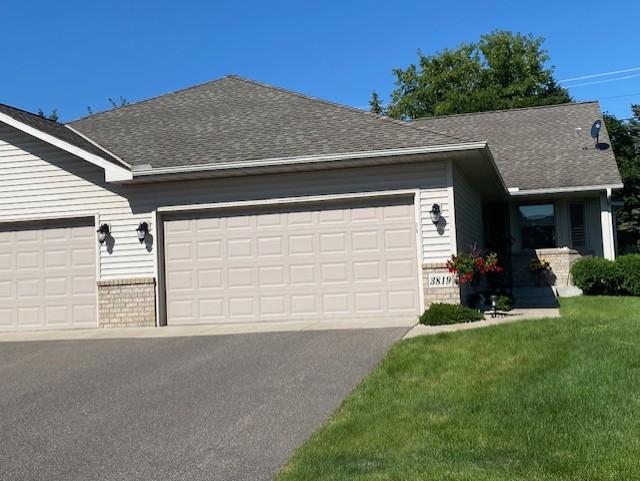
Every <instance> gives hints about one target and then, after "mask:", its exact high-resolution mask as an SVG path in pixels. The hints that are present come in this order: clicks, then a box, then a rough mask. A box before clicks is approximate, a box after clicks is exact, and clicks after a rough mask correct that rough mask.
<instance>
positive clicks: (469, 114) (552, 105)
mask: <svg viewBox="0 0 640 481" xmlns="http://www.w3.org/2000/svg"><path fill="white" fill-rule="evenodd" d="M599 103H600V101H599V100H581V101H580V102H564V103H561V104H549V105H532V106H531V107H515V108H512V109H498V110H484V111H482V112H466V113H463V114H448V115H433V116H431V117H419V118H417V119H413V120H412V121H411V122H422V121H426V120H433V119H443V118H452V117H471V116H474V115H487V114H498V113H503V112H515V111H521V110H539V109H552V108H557V107H567V106H569V105H583V104H599Z"/></svg>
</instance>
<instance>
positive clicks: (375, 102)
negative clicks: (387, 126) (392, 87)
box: [369, 90, 384, 115]
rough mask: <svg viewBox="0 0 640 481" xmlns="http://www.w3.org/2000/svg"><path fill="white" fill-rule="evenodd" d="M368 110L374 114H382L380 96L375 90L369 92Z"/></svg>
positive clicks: (382, 108)
mask: <svg viewBox="0 0 640 481" xmlns="http://www.w3.org/2000/svg"><path fill="white" fill-rule="evenodd" d="M369 111H370V112H372V113H374V114H378V115H384V107H383V106H382V102H381V100H380V97H379V96H378V93H377V92H376V91H375V90H374V91H373V93H372V94H371V100H369Z"/></svg>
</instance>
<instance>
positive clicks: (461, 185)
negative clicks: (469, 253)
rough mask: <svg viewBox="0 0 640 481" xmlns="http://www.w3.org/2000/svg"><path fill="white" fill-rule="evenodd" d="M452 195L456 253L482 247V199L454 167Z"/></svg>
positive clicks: (469, 182)
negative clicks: (474, 245) (474, 246)
mask: <svg viewBox="0 0 640 481" xmlns="http://www.w3.org/2000/svg"><path fill="white" fill-rule="evenodd" d="M453 195H454V205H455V210H456V212H455V214H456V224H457V225H456V237H457V238H456V241H457V244H458V251H466V250H469V247H470V246H471V245H472V244H474V243H475V244H476V245H477V246H478V247H480V248H482V247H483V246H484V229H483V226H482V198H481V197H480V195H479V194H478V192H477V191H476V189H474V188H473V185H472V183H471V181H470V180H469V179H468V178H467V177H466V176H465V175H464V174H463V173H462V172H461V171H460V170H459V169H458V168H456V167H455V166H454V168H453Z"/></svg>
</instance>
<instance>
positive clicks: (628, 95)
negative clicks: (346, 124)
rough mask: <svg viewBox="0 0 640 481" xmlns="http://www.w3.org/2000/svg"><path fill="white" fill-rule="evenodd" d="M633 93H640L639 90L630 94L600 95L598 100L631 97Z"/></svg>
mask: <svg viewBox="0 0 640 481" xmlns="http://www.w3.org/2000/svg"><path fill="white" fill-rule="evenodd" d="M634 95H640V92H633V93H631V94H622V95H612V96H610V97H600V100H609V99H620V98H623V97H633V96H634Z"/></svg>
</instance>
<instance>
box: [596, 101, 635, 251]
mask: <svg viewBox="0 0 640 481" xmlns="http://www.w3.org/2000/svg"><path fill="white" fill-rule="evenodd" d="M631 111H632V112H633V117H632V118H631V119H629V120H628V121H626V122H625V121H623V120H620V119H618V118H616V117H615V116H613V115H610V114H605V115H604V121H605V124H606V126H607V131H608V132H609V137H610V138H611V144H612V146H613V153H614V154H615V156H616V161H617V162H618V169H619V170H620V175H621V177H622V182H623V184H624V188H623V189H622V190H621V191H620V192H619V194H618V197H619V198H620V200H622V202H623V206H622V207H621V208H619V209H617V211H616V220H617V228H618V250H619V251H620V252H621V253H624V252H640V105H632V106H631Z"/></svg>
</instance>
